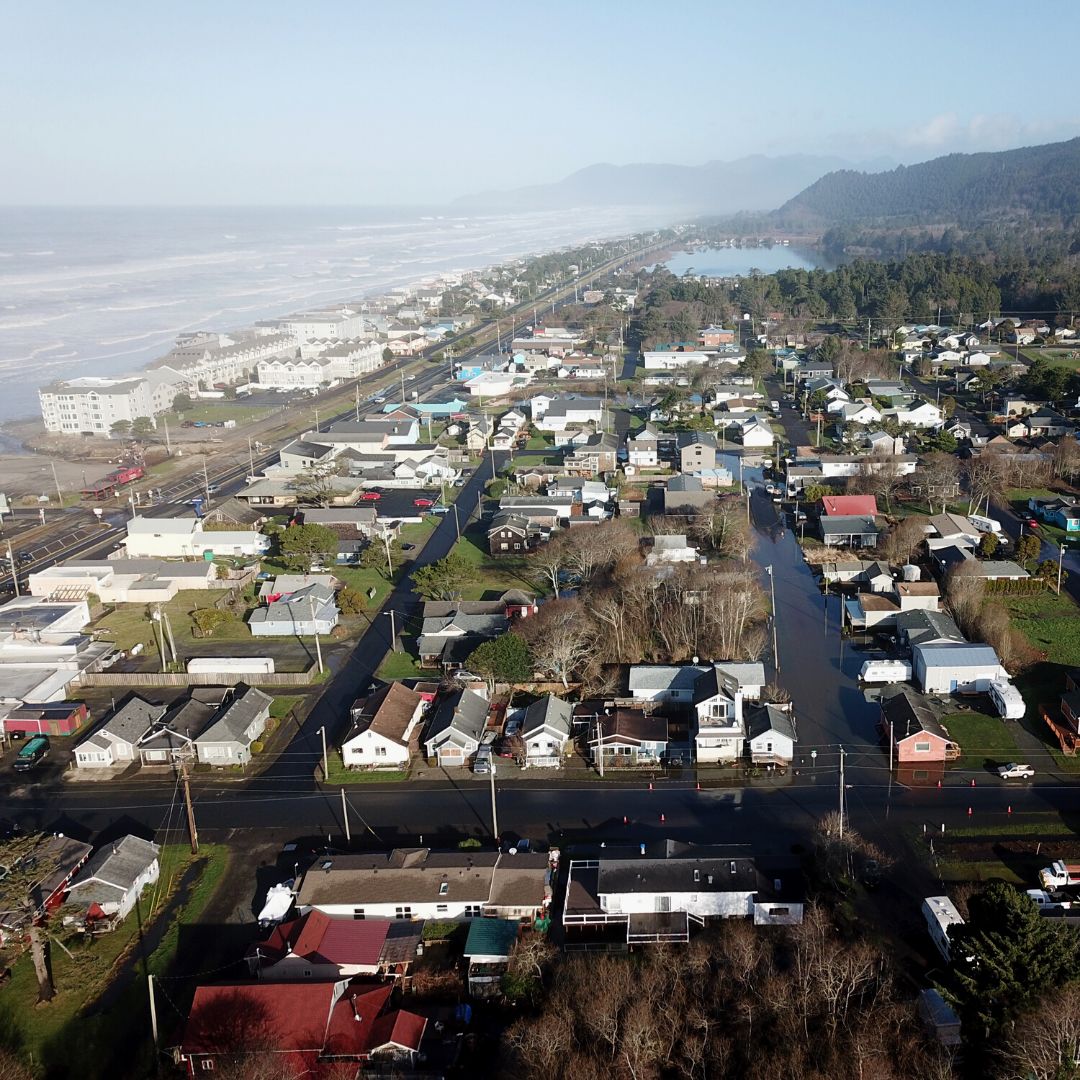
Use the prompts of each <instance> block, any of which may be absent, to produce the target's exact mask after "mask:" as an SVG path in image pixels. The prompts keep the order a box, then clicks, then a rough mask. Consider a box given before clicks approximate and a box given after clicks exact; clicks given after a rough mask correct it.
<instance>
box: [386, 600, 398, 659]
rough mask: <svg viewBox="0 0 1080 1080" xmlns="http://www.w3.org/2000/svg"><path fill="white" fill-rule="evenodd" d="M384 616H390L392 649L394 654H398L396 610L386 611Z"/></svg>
mask: <svg viewBox="0 0 1080 1080" xmlns="http://www.w3.org/2000/svg"><path fill="white" fill-rule="evenodd" d="M383 614H384V615H389V616H390V648H391V649H393V650H394V652H397V651H398V647H397V623H396V622H395V620H394V609H393V608H391V609H390V610H389V611H384V612H383Z"/></svg>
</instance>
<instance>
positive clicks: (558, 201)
mask: <svg viewBox="0 0 1080 1080" xmlns="http://www.w3.org/2000/svg"><path fill="white" fill-rule="evenodd" d="M851 164H852V163H851V162H850V161H845V160H843V159H842V158H837V157H824V156H822V157H817V156H813V155H809V154H791V155H787V156H784V157H766V156H764V155H761V154H754V155H752V156H750V157H744V158H739V159H738V160H737V161H710V162H707V163H706V164H704V165H655V164H654V165H648V164H642V165H590V166H589V167H588V168H585V169H580V170H579V171H578V172H575V173H572V174H571V175H570V176H568V177H566V178H565V179H564V180H560V181H558V182H557V183H554V184H534V185H532V186H530V187H522V188H516V189H514V190H511V191H488V192H484V193H482V194H479V195H467V196H464V197H463V198H460V199H458V200H456V202H455V203H454V206H455V207H457V208H460V209H467V210H472V211H494V212H507V211H527V210H570V209H574V208H577V207H583V206H643V207H655V208H656V210H657V211H658V213H667V214H670V213H671V212H673V211H674V212H678V213H683V214H734V213H737V212H738V211H740V210H748V211H762V210H771V209H773V208H774V207H776V206H779V205H780V204H781V203H783V202H785V201H786V200H788V199H791V197H792V196H793V195H795V194H796V193H797V192H799V191H802V189H803V188H805V187H806V186H807V185H808V184H812V183H813V182H814V181H815V180H817V179H818V178H819V177H821V176H823V175H824V174H825V173H828V172H830V171H831V170H836V169H844V168H850V167H851ZM867 164H870V163H867ZM878 167H882V166H880V165H879V166H878Z"/></svg>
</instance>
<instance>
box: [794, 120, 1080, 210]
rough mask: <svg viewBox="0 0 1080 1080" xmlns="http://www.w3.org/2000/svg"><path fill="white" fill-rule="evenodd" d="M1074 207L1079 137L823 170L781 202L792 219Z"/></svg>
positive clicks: (1079, 202) (1078, 197)
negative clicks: (885, 165)
mask: <svg viewBox="0 0 1080 1080" xmlns="http://www.w3.org/2000/svg"><path fill="white" fill-rule="evenodd" d="M1077 213H1080V139H1071V140H1069V141H1068V142H1062V143H1050V144H1048V145H1045V146H1031V147H1024V148H1022V149H1019V150H1006V151H1002V152H999V153H985V154H949V155H948V156H946V157H940V158H935V159H934V160H933V161H926V162H923V163H922V164H919V165H911V166H906V167H905V166H900V167H899V168H896V169H893V170H892V171H890V172H883V173H861V172H853V171H851V170H842V171H840V172H832V173H828V174H827V175H826V176H823V177H822V178H821V179H820V180H817V181H815V182H814V183H813V184H811V185H810V186H809V187H808V188H806V190H805V191H802V192H800V193H799V194H798V195H796V196H795V197H794V198H793V199H790V200H789V201H788V202H786V203H785V204H784V205H783V206H782V207H781V208H780V209H779V210H778V211H777V214H776V216H777V218H779V219H780V220H782V221H784V222H789V223H795V222H803V223H817V224H828V223H856V222H857V223H866V224H870V223H875V222H885V221H893V222H896V223H910V224H918V223H930V222H938V223H948V222H953V223H960V224H964V223H973V222H978V221H984V220H988V219H990V218H999V219H1000V218H1002V217H1004V218H1011V219H1019V218H1034V219H1045V218H1055V219H1057V220H1058V221H1059V222H1060V223H1062V224H1064V223H1067V222H1068V220H1069V219H1070V218H1071V217H1072V216H1073V215H1075V214H1077Z"/></svg>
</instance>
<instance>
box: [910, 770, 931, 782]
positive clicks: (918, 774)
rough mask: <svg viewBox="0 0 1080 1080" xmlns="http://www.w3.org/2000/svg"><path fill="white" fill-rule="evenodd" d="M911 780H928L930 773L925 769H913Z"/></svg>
mask: <svg viewBox="0 0 1080 1080" xmlns="http://www.w3.org/2000/svg"><path fill="white" fill-rule="evenodd" d="M911 778H912V780H929V779H930V773H929V772H927V770H926V769H915V770H913V771H912V773H911Z"/></svg>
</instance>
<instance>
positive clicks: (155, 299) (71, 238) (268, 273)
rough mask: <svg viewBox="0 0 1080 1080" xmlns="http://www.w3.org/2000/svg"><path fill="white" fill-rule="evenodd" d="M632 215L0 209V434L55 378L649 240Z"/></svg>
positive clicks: (115, 369)
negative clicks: (299, 315)
mask: <svg viewBox="0 0 1080 1080" xmlns="http://www.w3.org/2000/svg"><path fill="white" fill-rule="evenodd" d="M654 224H655V221H653V220H650V218H649V216H648V213H647V211H644V210H641V209H638V208H633V207H630V208H622V207H610V208H595V209H594V208H589V209H586V210H581V211H576V212H564V211H560V212H544V213H531V214H505V215H491V216H478V215H468V216H466V215H454V214H452V213H450V212H448V211H447V210H445V209H443V210H431V211H423V210H417V209H415V208H409V209H391V208H318V209H315V208H297V207H274V208H271V207H259V208H229V207H221V208H195V207H193V208H85V209H80V208H62V209H56V208H37V207H35V208H0V421H3V420H11V419H16V418H23V417H27V416H37V415H38V412H39V410H38V398H37V389H38V387H39V386H41V385H43V384H45V383H48V382H52V381H54V380H56V379H60V378H73V377H75V376H79V375H119V374H124V373H127V372H131V371H136V370H138V369H139V368H141V367H143V366H144V365H145V364H146V363H148V362H149V361H151V360H154V359H156V358H158V357H160V356H162V355H163V354H164V353H166V352H167V351H168V350H169V348H170V347H171V345H172V344H173V341H174V339H175V337H176V335H177V334H178V333H180V332H181V331H185V330H195V329H206V330H229V329H238V328H241V327H243V326H247V325H250V324H251V323H253V322H255V321H256V320H258V319H267V318H273V317H275V316H281V315H287V314H289V313H290V312H291V311H296V310H303V309H305V308H312V307H317V306H325V305H328V304H332V303H334V302H335V301H345V300H351V299H360V298H362V297H364V296H370V295H373V294H376V293H379V292H383V291H385V290H386V289H388V288H391V287H393V286H395V285H400V284H405V283H407V282H411V281H416V280H418V279H421V278H424V277H426V276H428V275H431V274H433V273H435V272H437V271H440V270H455V269H468V268H473V267H482V266H488V265H491V264H494V263H500V262H504V261H507V260H510V259H514V258H518V257H520V256H522V255H528V254H538V253H541V252H544V251H550V250H552V249H554V248H558V247H564V246H567V245H570V244H575V243H580V242H583V241H587V240H592V239H602V238H605V237H611V236H617V235H620V234H623V233H627V232H630V231H633V230H635V229H640V228H644V227H647V226H650V225H654Z"/></svg>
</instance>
